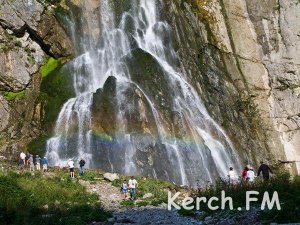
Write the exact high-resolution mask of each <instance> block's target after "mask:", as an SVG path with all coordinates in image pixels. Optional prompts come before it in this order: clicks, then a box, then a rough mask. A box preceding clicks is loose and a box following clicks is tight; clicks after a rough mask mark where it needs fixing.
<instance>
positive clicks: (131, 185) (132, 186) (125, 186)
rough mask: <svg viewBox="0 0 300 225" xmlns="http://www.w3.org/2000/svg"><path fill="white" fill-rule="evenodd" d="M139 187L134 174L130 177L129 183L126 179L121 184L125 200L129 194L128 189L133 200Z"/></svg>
mask: <svg viewBox="0 0 300 225" xmlns="http://www.w3.org/2000/svg"><path fill="white" fill-rule="evenodd" d="M137 187H138V183H137V181H136V179H134V177H133V176H132V177H131V178H130V179H129V181H128V183H127V180H126V179H124V180H123V183H122V185H121V192H122V193H123V195H124V200H126V199H127V197H128V196H127V193H128V191H129V193H130V200H132V201H134V200H136V194H137V192H136V190H137Z"/></svg>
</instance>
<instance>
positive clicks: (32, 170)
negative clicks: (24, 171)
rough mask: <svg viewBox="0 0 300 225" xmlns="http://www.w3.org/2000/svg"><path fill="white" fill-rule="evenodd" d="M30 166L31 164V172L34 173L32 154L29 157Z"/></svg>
mask: <svg viewBox="0 0 300 225" xmlns="http://www.w3.org/2000/svg"><path fill="white" fill-rule="evenodd" d="M28 164H29V171H30V172H34V163H33V155H31V154H30V155H29V159H28Z"/></svg>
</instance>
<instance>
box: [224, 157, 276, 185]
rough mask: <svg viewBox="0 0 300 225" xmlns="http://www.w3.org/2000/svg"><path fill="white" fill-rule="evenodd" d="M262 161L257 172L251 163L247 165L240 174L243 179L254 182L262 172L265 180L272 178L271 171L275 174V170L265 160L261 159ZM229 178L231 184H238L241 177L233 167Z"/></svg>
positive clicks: (230, 169)
mask: <svg viewBox="0 0 300 225" xmlns="http://www.w3.org/2000/svg"><path fill="white" fill-rule="evenodd" d="M260 163H261V165H260V167H259V168H258V172H257V174H255V172H254V169H253V167H252V166H251V165H247V166H245V168H244V170H243V171H242V173H241V176H240V178H241V180H242V181H243V182H249V183H253V182H254V181H255V179H256V178H257V177H259V176H260V175H261V174H262V177H263V180H264V181H268V180H269V178H270V173H271V174H273V171H272V170H271V169H270V167H269V166H268V165H267V164H265V163H264V162H263V161H261V162H260ZM228 179H229V183H230V184H237V183H238V181H239V177H238V176H237V174H236V173H235V171H234V169H233V168H232V167H230V168H229V172H228Z"/></svg>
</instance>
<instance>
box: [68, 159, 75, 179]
mask: <svg viewBox="0 0 300 225" xmlns="http://www.w3.org/2000/svg"><path fill="white" fill-rule="evenodd" d="M68 167H69V169H70V177H71V178H75V176H74V161H73V160H72V159H69V162H68Z"/></svg>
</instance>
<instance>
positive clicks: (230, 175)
mask: <svg viewBox="0 0 300 225" xmlns="http://www.w3.org/2000/svg"><path fill="white" fill-rule="evenodd" d="M228 178H229V183H230V184H236V183H237V175H236V173H235V171H234V170H233V168H232V167H230V168H229V172H228Z"/></svg>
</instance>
